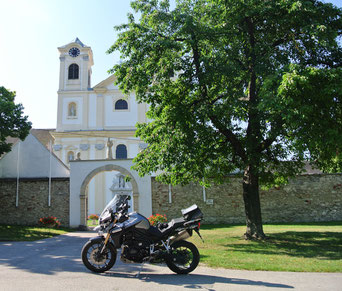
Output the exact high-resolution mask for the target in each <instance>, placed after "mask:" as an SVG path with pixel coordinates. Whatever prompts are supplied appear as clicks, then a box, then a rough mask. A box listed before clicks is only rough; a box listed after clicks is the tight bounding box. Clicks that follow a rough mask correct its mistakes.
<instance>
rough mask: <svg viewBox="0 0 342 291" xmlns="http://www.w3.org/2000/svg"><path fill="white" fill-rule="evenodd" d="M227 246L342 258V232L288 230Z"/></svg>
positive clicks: (235, 249)
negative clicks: (265, 237) (263, 239)
mask: <svg viewBox="0 0 342 291" xmlns="http://www.w3.org/2000/svg"><path fill="white" fill-rule="evenodd" d="M226 247H229V249H230V251H236V252H245V253H253V254H264V255H277V254H279V255H288V256H293V257H306V258H318V259H322V260H341V259H342V233H338V232H296V231H288V232H282V233H272V234H271V235H269V236H268V239H267V240H265V241H252V242H251V243H249V244H245V243H241V244H229V245H226Z"/></svg>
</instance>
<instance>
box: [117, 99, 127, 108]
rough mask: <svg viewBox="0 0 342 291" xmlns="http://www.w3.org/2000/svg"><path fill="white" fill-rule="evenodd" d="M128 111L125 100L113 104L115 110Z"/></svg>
mask: <svg viewBox="0 0 342 291" xmlns="http://www.w3.org/2000/svg"><path fill="white" fill-rule="evenodd" d="M125 109H128V104H127V101H126V100H123V99H119V100H118V101H116V102H115V110H125Z"/></svg>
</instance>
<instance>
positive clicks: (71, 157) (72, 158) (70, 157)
mask: <svg viewBox="0 0 342 291" xmlns="http://www.w3.org/2000/svg"><path fill="white" fill-rule="evenodd" d="M74 159H75V154H74V152H73V151H70V152H68V163H69V162H70V161H73V160H74Z"/></svg>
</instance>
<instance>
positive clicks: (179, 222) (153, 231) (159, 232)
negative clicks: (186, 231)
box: [148, 217, 186, 238]
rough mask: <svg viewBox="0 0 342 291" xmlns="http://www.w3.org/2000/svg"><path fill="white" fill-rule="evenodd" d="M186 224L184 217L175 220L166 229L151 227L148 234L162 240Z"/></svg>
mask: <svg viewBox="0 0 342 291" xmlns="http://www.w3.org/2000/svg"><path fill="white" fill-rule="evenodd" d="M185 222H186V220H185V219H184V218H183V217H180V218H174V219H172V220H171V221H170V222H169V223H167V224H166V227H164V228H162V229H160V228H158V227H155V226H150V229H149V230H148V232H149V233H150V235H151V236H152V237H154V238H161V237H164V236H166V235H168V234H169V233H170V232H172V231H173V230H174V229H176V228H178V227H180V226H183V225H184V223H185Z"/></svg>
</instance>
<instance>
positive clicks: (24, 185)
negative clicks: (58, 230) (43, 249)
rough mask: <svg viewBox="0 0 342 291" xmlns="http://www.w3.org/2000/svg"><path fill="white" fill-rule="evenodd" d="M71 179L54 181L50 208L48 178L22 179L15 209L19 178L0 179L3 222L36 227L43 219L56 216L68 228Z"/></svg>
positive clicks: (0, 216) (0, 209) (56, 179)
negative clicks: (17, 179)
mask: <svg viewBox="0 0 342 291" xmlns="http://www.w3.org/2000/svg"><path fill="white" fill-rule="evenodd" d="M69 184H70V183H69V178H53V179H52V181H51V207H49V206H48V194H49V180H48V178H32V179H31V178H30V179H27V178H25V179H20V180H19V205H18V207H16V205H15V202H16V190H17V181H16V179H0V207H1V208H0V223H1V224H24V225H36V224H38V221H39V219H40V218H41V217H45V216H50V215H52V216H55V217H57V219H58V220H59V221H60V222H61V225H62V226H68V225H69Z"/></svg>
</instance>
